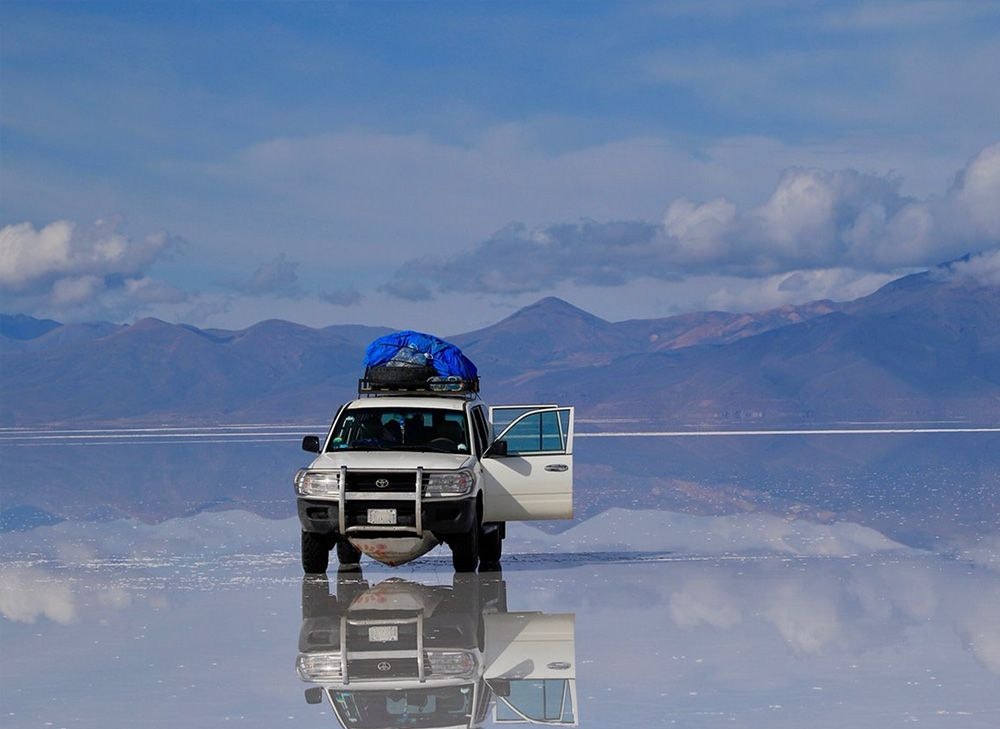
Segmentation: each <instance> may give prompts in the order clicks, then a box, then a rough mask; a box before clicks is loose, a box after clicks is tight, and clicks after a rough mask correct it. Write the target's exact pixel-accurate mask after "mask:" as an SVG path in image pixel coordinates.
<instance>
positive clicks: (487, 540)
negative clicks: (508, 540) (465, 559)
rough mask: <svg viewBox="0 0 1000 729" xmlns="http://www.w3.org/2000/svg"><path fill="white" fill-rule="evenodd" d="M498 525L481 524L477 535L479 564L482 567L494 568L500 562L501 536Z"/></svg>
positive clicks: (501, 550)
mask: <svg viewBox="0 0 1000 729" xmlns="http://www.w3.org/2000/svg"><path fill="white" fill-rule="evenodd" d="M502 534H503V533H502V531H501V526H500V524H498V523H493V524H483V530H482V533H481V534H480V535H479V563H480V564H481V565H483V566H486V565H490V566H491V567H495V566H496V565H497V564H499V562H500V556H501V554H502V553H503V536H502Z"/></svg>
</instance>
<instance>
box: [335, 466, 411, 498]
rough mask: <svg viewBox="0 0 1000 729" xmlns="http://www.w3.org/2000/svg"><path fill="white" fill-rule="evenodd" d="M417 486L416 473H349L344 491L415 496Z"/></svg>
mask: <svg viewBox="0 0 1000 729" xmlns="http://www.w3.org/2000/svg"><path fill="white" fill-rule="evenodd" d="M416 485H417V473H416V471H348V472H347V481H346V483H345V485H344V489H345V490H346V491H348V492H358V491H371V492H377V493H407V494H413V493H415V492H416Z"/></svg>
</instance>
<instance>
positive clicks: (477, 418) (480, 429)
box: [472, 405, 490, 455]
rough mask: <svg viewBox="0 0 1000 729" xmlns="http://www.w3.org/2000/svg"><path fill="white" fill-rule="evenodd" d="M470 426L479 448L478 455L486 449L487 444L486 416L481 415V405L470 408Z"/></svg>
mask: <svg viewBox="0 0 1000 729" xmlns="http://www.w3.org/2000/svg"><path fill="white" fill-rule="evenodd" d="M472 428H473V430H475V433H476V444H477V446H478V448H479V451H478V452H479V455H482V454H483V453H484V452H485V451H486V447H487V446H488V445H489V442H490V440H489V435H488V434H489V431H488V430H487V428H486V417H485V416H484V415H483V406H482V405H479V406H477V407H475V408H473V409H472Z"/></svg>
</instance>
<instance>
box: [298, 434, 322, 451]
mask: <svg viewBox="0 0 1000 729" xmlns="http://www.w3.org/2000/svg"><path fill="white" fill-rule="evenodd" d="M302 450H304V451H308V452H309V453H319V437H318V436H315V435H307V436H306V437H305V438H303V439H302Z"/></svg>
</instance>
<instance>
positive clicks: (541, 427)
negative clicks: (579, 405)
mask: <svg viewBox="0 0 1000 729" xmlns="http://www.w3.org/2000/svg"><path fill="white" fill-rule="evenodd" d="M568 421H569V413H568V412H566V411H557V410H547V411H545V412H541V413H535V414H534V415H529V416H528V417H526V418H524V419H523V420H521V421H519V422H518V423H517V424H516V425H515V426H514V427H513V428H511V429H510V430H508V431H507V434H506V435H505V436H504V437H503V439H504V440H505V441H507V453H509V454H510V455H517V454H521V455H528V454H531V453H561V452H564V451H565V450H566V437H567V435H566V434H567V431H568V429H569V422H568Z"/></svg>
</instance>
